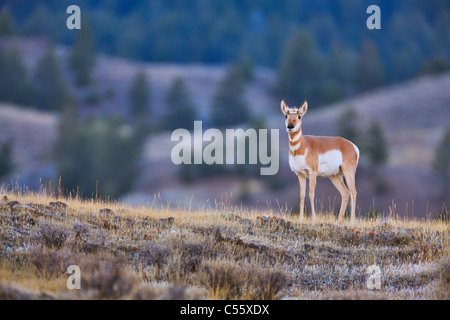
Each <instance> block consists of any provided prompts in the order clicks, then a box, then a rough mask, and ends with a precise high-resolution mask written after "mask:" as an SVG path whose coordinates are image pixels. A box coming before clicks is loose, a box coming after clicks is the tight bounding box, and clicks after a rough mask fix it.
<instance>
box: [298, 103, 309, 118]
mask: <svg viewBox="0 0 450 320" xmlns="http://www.w3.org/2000/svg"><path fill="white" fill-rule="evenodd" d="M299 111H300V112H299V113H300V114H301V115H304V114H305V113H306V111H308V102H307V101H306V100H305V102H303V104H302V106H301V107H300V110H299Z"/></svg>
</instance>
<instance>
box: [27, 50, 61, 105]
mask: <svg viewBox="0 0 450 320" xmlns="http://www.w3.org/2000/svg"><path fill="white" fill-rule="evenodd" d="M34 87H35V98H36V99H35V104H36V106H37V107H38V108H39V109H41V110H51V111H54V110H61V108H62V107H63V104H64V102H65V101H66V99H67V96H68V89H67V86H66V84H65V81H64V77H63V75H62V73H61V68H60V66H59V62H58V59H57V58H56V55H55V52H54V50H53V48H49V49H48V50H47V52H46V53H44V55H43V56H42V57H41V58H40V60H39V61H38V64H37V67H36V71H35V74H34Z"/></svg>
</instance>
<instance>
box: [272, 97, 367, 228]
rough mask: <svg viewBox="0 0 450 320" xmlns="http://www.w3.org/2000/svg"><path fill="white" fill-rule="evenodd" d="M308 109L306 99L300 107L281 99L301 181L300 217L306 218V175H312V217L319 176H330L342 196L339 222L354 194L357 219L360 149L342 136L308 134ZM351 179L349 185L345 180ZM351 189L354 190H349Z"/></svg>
mask: <svg viewBox="0 0 450 320" xmlns="http://www.w3.org/2000/svg"><path fill="white" fill-rule="evenodd" d="M307 110H308V103H307V102H306V101H305V102H304V103H303V105H302V106H301V107H300V108H297V107H294V108H289V107H288V106H287V104H286V103H285V102H284V100H282V101H281V111H282V112H283V114H284V115H285V116H286V121H285V123H286V131H287V132H288V135H289V165H290V167H291V170H292V171H293V172H295V174H296V175H297V176H298V181H299V183H300V219H302V218H303V214H304V206H305V193H306V178H309V200H310V202H311V216H312V220H313V221H314V220H315V219H316V211H315V209H314V190H315V188H316V179H317V177H327V178H329V179H330V180H331V182H332V183H333V185H334V186H335V187H336V189H338V191H339V193H340V194H341V196H342V202H341V209H340V210H339V218H338V223H340V222H342V221H343V220H344V214H345V209H346V208H347V203H348V198H349V196H351V218H350V222H351V223H352V224H353V223H354V222H355V203H356V187H355V173H356V167H357V166H358V160H359V149H358V147H357V146H356V145H354V144H353V143H352V142H350V141H348V140H346V139H344V138H341V137H315V136H304V135H303V133H302V117H303V116H304V115H305V113H306V111H307ZM344 177H345V181H346V182H347V186H348V189H347V187H346V186H345V184H344ZM349 189H350V191H349Z"/></svg>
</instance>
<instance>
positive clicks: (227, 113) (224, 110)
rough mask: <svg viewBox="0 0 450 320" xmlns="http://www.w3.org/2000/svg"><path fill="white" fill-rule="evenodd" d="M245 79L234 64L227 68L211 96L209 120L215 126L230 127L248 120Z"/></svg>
mask: <svg viewBox="0 0 450 320" xmlns="http://www.w3.org/2000/svg"><path fill="white" fill-rule="evenodd" d="M245 83H246V81H245V80H244V79H243V78H242V74H241V73H240V72H236V69H235V68H234V66H231V67H229V68H228V70H227V73H226V75H225V76H224V78H223V79H222V80H221V81H220V83H219V85H218V87H217V89H216V92H215V94H214V97H213V104H212V114H211V122H212V124H213V126H216V127H222V128H223V127H231V126H235V125H236V124H239V123H244V122H247V121H248V120H249V117H250V114H249V111H248V108H247V104H246V102H245V97H244V94H245V89H246V84H245Z"/></svg>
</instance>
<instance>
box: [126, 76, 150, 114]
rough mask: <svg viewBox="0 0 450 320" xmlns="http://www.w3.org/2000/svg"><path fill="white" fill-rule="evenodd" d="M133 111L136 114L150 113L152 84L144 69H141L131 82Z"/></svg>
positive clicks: (130, 93) (130, 95)
mask: <svg viewBox="0 0 450 320" xmlns="http://www.w3.org/2000/svg"><path fill="white" fill-rule="evenodd" d="M129 98H130V105H131V113H132V114H133V115H134V116H143V115H146V114H148V113H149V108H150V99H151V94H150V84H149V81H148V79H147V75H146V73H145V72H144V71H139V72H138V73H137V74H136V75H135V77H134V79H133V82H132V84H131V87H130V91H129Z"/></svg>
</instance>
